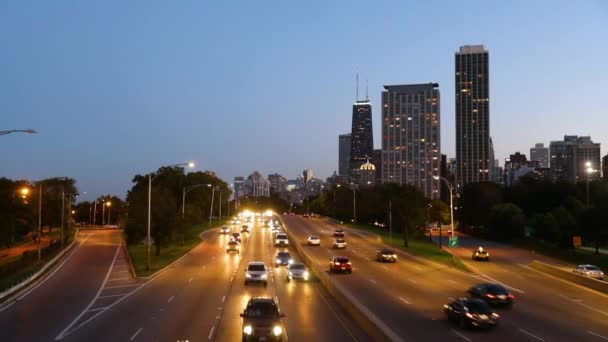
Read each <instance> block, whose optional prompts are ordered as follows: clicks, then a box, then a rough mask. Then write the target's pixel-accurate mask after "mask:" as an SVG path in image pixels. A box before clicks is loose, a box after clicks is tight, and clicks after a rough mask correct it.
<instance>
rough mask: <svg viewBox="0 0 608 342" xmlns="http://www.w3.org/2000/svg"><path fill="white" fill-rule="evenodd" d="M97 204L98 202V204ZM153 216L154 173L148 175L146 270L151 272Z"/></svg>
mask: <svg viewBox="0 0 608 342" xmlns="http://www.w3.org/2000/svg"><path fill="white" fill-rule="evenodd" d="M96 203H97V202H96ZM151 215H152V173H150V174H149V175H148V239H147V240H148V243H147V245H148V251H147V252H148V259H147V263H146V270H148V271H149V270H150V247H151V246H150V245H151V243H152V241H151V239H150V216H151Z"/></svg>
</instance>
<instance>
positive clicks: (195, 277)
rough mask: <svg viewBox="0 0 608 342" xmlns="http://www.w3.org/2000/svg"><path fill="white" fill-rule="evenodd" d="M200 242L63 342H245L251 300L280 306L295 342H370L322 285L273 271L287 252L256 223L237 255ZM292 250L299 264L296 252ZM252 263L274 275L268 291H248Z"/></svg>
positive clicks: (218, 242) (221, 241) (223, 239)
mask: <svg viewBox="0 0 608 342" xmlns="http://www.w3.org/2000/svg"><path fill="white" fill-rule="evenodd" d="M237 228H238V227H233V229H235V231H236V229H237ZM203 237H204V242H203V243H202V244H200V245H199V246H198V247H196V248H195V249H194V250H193V251H192V252H191V253H190V254H188V255H187V256H186V257H185V258H184V259H182V260H180V262H178V263H177V264H175V265H173V266H171V267H169V268H168V269H167V270H166V271H165V272H163V273H162V274H160V275H158V276H156V277H154V278H152V279H149V280H147V281H146V282H145V283H144V284H142V286H141V287H139V288H137V290H136V291H133V292H132V293H131V294H130V295H128V296H127V297H125V298H124V299H123V300H122V301H121V302H120V303H118V304H117V305H114V306H113V307H111V308H109V309H108V310H107V311H105V312H104V313H103V314H101V315H99V316H98V317H96V318H95V319H93V320H91V321H90V322H88V323H86V324H84V325H82V326H81V327H80V328H78V329H75V330H73V331H72V332H70V333H69V334H67V335H66V336H65V337H64V338H63V340H64V341H88V340H94V341H185V340H187V341H235V340H240V338H241V331H242V318H241V317H240V316H239V314H240V313H241V312H242V311H243V309H244V308H245V305H246V303H247V301H248V300H249V298H250V297H252V296H269V297H274V298H276V299H277V300H278V303H279V307H280V309H281V311H282V312H283V313H285V315H286V317H285V319H284V320H285V321H284V322H285V326H286V332H287V335H288V338H289V340H290V341H338V340H339V341H349V340H351V341H352V340H356V341H368V340H369V338H367V337H366V336H365V334H364V333H363V332H362V331H361V330H360V329H359V328H358V327H357V326H356V325H355V324H354V323H353V322H352V321H351V320H350V319H349V318H348V317H347V316H346V314H345V313H344V312H342V311H341V309H340V308H339V307H338V306H337V305H336V304H335V303H334V301H333V299H332V298H331V297H330V296H329V294H328V293H327V292H326V291H325V290H324V288H323V287H322V286H321V285H320V284H319V283H318V282H317V281H311V282H309V283H305V282H299V281H292V282H290V283H287V282H286V281H285V272H286V270H285V269H284V268H283V267H282V268H278V269H275V268H274V267H273V266H274V256H275V254H276V252H277V251H278V250H285V249H283V248H282V249H279V248H275V247H274V246H273V244H272V233H271V231H270V229H269V228H262V227H261V225H260V224H258V223H255V226H254V227H253V229H251V233H249V234H247V233H244V234H243V241H242V246H241V248H242V252H241V254H240V255H236V254H227V253H226V251H225V246H226V243H227V242H228V239H229V236H228V235H223V234H219V232H218V230H217V229H215V230H211V231H208V232H207V233H205V234H204V235H203ZM288 250H289V251H290V252H291V253H292V255H294V256H295V258H296V259H298V257H297V255H295V254H294V253H295V252H294V251H293V250H292V248H289V249H288ZM249 261H264V262H265V263H266V265H267V266H269V267H270V269H271V276H270V278H269V283H268V286H267V287H266V288H264V286H263V285H257V284H250V285H248V286H245V285H244V277H245V276H244V275H245V272H244V269H245V267H246V265H247V263H248V262H249Z"/></svg>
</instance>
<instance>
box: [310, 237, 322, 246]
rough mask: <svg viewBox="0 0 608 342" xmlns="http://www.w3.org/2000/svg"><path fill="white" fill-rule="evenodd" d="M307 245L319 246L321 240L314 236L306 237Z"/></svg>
mask: <svg viewBox="0 0 608 342" xmlns="http://www.w3.org/2000/svg"><path fill="white" fill-rule="evenodd" d="M308 245H309V246H321V239H320V238H319V237H318V236H316V235H311V236H309V237H308Z"/></svg>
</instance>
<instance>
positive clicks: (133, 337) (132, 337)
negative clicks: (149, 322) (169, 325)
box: [129, 328, 144, 341]
mask: <svg viewBox="0 0 608 342" xmlns="http://www.w3.org/2000/svg"><path fill="white" fill-rule="evenodd" d="M142 330H144V328H139V330H137V331H136V332H135V334H133V336H131V338H130V339H129V340H130V341H133V340H134V339H135V338H136V337H137V335H139V333H140V332H141V331H142Z"/></svg>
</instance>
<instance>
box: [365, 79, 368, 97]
mask: <svg viewBox="0 0 608 342" xmlns="http://www.w3.org/2000/svg"><path fill="white" fill-rule="evenodd" d="M365 101H369V96H367V80H365Z"/></svg>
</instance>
